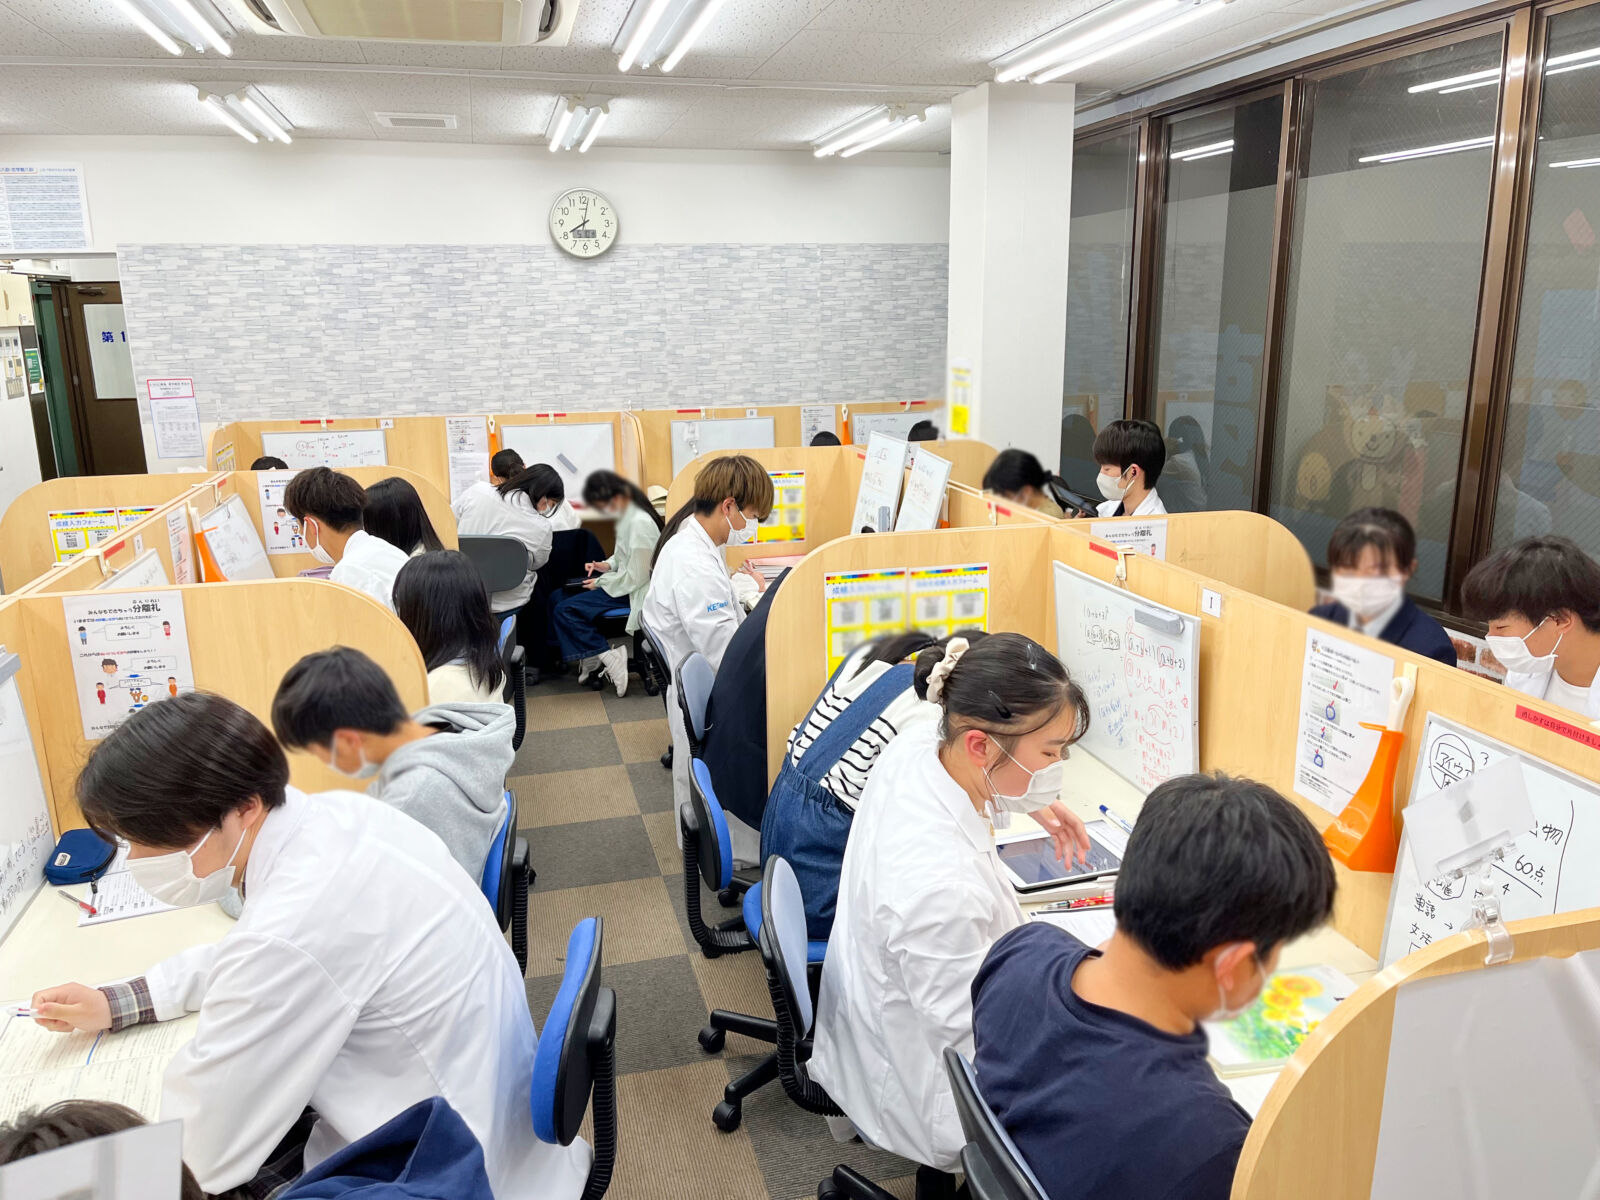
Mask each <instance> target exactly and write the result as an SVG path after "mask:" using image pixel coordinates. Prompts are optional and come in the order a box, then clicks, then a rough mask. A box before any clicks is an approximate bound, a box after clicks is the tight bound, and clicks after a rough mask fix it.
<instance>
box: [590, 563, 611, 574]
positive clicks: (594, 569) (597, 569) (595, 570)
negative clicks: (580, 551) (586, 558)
mask: <svg viewBox="0 0 1600 1200" xmlns="http://www.w3.org/2000/svg"><path fill="white" fill-rule="evenodd" d="M609 570H611V564H610V563H608V562H592V563H584V564H583V573H584V574H585V575H598V574H600V573H601V572H602V571H609Z"/></svg>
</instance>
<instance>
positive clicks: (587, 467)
mask: <svg viewBox="0 0 1600 1200" xmlns="http://www.w3.org/2000/svg"><path fill="white" fill-rule="evenodd" d="M500 444H501V445H502V446H503V447H504V448H505V449H507V450H515V451H516V452H517V453H518V454H520V455H522V462H523V465H525V466H529V467H531V466H533V464H534V463H545V464H547V465H549V466H552V467H554V468H555V469H556V473H557V474H558V475H560V476H561V482H562V483H563V484H564V485H565V486H566V489H567V499H568V500H570V501H572V502H573V503H575V504H577V505H578V506H579V507H580V508H581V507H582V505H583V499H582V497H583V482H584V480H586V479H588V478H589V476H590V475H591V474H593V473H594V472H595V471H615V470H616V469H617V446H616V439H615V437H614V436H613V430H612V428H611V422H610V421H586V422H582V423H573V424H570V425H556V424H543V425H501V426H500Z"/></svg>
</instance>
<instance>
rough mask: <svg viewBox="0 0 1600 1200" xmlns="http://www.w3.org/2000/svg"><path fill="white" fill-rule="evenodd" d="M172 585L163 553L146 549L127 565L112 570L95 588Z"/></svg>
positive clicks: (107, 589) (98, 590) (104, 589)
mask: <svg viewBox="0 0 1600 1200" xmlns="http://www.w3.org/2000/svg"><path fill="white" fill-rule="evenodd" d="M170 586H172V580H170V579H168V578H167V568H166V566H165V565H164V564H163V563H162V561H161V555H159V554H158V553H156V551H154V550H146V551H144V552H143V553H142V554H140V555H139V556H138V557H137V558H135V559H134V560H133V561H132V562H131V563H129V564H128V565H127V566H125V567H122V568H120V569H118V570H116V571H114V572H112V573H111V574H110V575H107V576H106V577H105V578H104V579H102V580H101V581H100V582H99V583H97V584H95V585H94V590H95V591H97V592H105V591H110V590H112V589H122V588H152V587H170Z"/></svg>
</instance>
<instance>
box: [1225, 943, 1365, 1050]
mask: <svg viewBox="0 0 1600 1200" xmlns="http://www.w3.org/2000/svg"><path fill="white" fill-rule="evenodd" d="M1353 991H1355V984H1353V983H1351V982H1350V980H1349V979H1348V978H1346V977H1345V976H1344V975H1342V974H1340V973H1339V972H1338V971H1335V970H1334V969H1333V968H1332V967H1324V966H1311V967H1300V968H1297V969H1295V970H1293V971H1279V972H1278V973H1277V974H1276V975H1274V976H1273V977H1272V978H1271V979H1269V980H1267V986H1266V987H1264V988H1262V989H1261V995H1260V996H1258V997H1257V998H1256V1000H1255V1003H1253V1004H1251V1005H1250V1007H1249V1008H1247V1009H1245V1010H1244V1012H1242V1013H1240V1014H1239V1016H1238V1018H1237V1019H1236V1020H1232V1021H1207V1022H1206V1023H1205V1030H1206V1035H1207V1036H1208V1037H1209V1038H1210V1039H1211V1062H1212V1065H1214V1066H1215V1067H1216V1069H1217V1074H1219V1075H1223V1076H1228V1075H1249V1074H1251V1073H1253V1072H1256V1071H1272V1070H1276V1069H1277V1068H1279V1067H1281V1066H1282V1065H1283V1064H1284V1062H1285V1061H1286V1060H1287V1059H1288V1058H1289V1056H1290V1055H1291V1054H1293V1053H1294V1052H1295V1051H1296V1050H1298V1049H1299V1048H1300V1044H1301V1043H1302V1042H1304V1041H1305V1040H1306V1038H1308V1037H1310V1036H1311V1032H1312V1030H1314V1029H1316V1027H1317V1026H1318V1025H1320V1024H1322V1022H1323V1020H1324V1019H1325V1018H1326V1017H1327V1015H1328V1014H1329V1013H1331V1012H1332V1011H1333V1009H1334V1005H1336V1004H1338V1003H1339V1001H1341V1000H1343V999H1344V998H1345V997H1346V996H1348V995H1349V994H1350V993H1351V992H1353Z"/></svg>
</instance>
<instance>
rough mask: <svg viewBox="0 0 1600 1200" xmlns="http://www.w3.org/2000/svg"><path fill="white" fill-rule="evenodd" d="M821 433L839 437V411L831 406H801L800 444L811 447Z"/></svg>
mask: <svg viewBox="0 0 1600 1200" xmlns="http://www.w3.org/2000/svg"><path fill="white" fill-rule="evenodd" d="M819 433H831V434H833V435H834V436H835V437H838V436H839V410H838V409H836V408H834V407H833V405H831V404H802V405H801V406H800V444H801V445H802V446H809V445H811V439H812V438H814V437H816V436H817V434H819Z"/></svg>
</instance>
